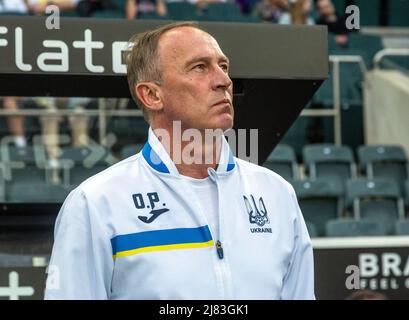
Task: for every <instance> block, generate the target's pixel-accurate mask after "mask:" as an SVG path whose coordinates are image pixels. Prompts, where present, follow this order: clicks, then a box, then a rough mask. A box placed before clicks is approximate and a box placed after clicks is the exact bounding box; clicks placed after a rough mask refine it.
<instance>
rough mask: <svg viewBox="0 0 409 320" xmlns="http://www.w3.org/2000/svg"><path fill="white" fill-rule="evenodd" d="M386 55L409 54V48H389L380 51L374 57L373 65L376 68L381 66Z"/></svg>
mask: <svg viewBox="0 0 409 320" xmlns="http://www.w3.org/2000/svg"><path fill="white" fill-rule="evenodd" d="M386 56H395V57H397V56H409V49H398V48H395V49H394V48H389V49H383V50H381V51H379V52H378V53H377V54H376V55H375V56H374V58H373V65H374V68H375V69H379V68H380V63H381V60H382V59H383V58H384V57H386Z"/></svg>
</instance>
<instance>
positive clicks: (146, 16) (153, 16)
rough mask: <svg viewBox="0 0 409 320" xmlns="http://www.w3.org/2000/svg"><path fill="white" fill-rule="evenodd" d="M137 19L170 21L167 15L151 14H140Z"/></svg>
mask: <svg viewBox="0 0 409 320" xmlns="http://www.w3.org/2000/svg"><path fill="white" fill-rule="evenodd" d="M138 19H143V20H170V17H169V16H168V15H165V16H159V15H157V14H152V13H140V14H138Z"/></svg>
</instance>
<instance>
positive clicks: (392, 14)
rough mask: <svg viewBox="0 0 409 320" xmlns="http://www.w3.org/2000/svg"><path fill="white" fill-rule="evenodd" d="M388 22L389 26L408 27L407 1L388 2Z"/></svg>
mask: <svg viewBox="0 0 409 320" xmlns="http://www.w3.org/2000/svg"><path fill="white" fill-rule="evenodd" d="M388 5H389V12H388V21H389V26H393V27H408V26H409V14H408V12H409V1H407V0H389V1H388Z"/></svg>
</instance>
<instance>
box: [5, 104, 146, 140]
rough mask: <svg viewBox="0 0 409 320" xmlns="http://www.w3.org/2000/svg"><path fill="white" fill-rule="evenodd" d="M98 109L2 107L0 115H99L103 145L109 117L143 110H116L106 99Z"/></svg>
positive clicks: (133, 115)
mask: <svg viewBox="0 0 409 320" xmlns="http://www.w3.org/2000/svg"><path fill="white" fill-rule="evenodd" d="M98 100H99V101H98V109H97V110H69V109H57V110H47V109H18V110H4V109H0V117H7V116H40V117H55V116H89V117H98V125H99V126H98V127H99V142H100V144H101V145H103V146H104V145H105V144H106V131H107V117H109V116H116V117H142V116H143V114H142V111H141V110H115V109H107V108H106V99H104V98H99V99H98Z"/></svg>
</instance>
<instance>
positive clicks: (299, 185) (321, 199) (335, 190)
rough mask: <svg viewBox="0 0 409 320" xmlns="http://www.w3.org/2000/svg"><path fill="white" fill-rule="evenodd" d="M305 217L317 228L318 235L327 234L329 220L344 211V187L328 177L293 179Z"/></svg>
mask: <svg viewBox="0 0 409 320" xmlns="http://www.w3.org/2000/svg"><path fill="white" fill-rule="evenodd" d="M292 185H293V187H294V190H295V192H296V194H297V197H298V202H299V205H300V208H301V212H302V214H303V216H304V219H305V220H306V221H308V222H310V223H312V224H313V225H314V226H315V228H316V235H317V236H319V237H321V236H325V225H326V223H327V221H329V220H332V219H336V218H338V217H340V216H341V215H342V212H343V201H342V196H343V188H342V186H341V185H340V184H339V183H337V182H336V181H330V180H326V179H318V180H304V181H292Z"/></svg>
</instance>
